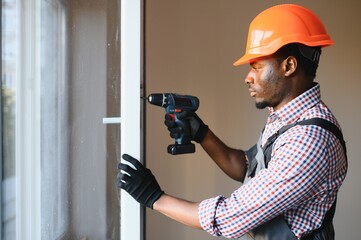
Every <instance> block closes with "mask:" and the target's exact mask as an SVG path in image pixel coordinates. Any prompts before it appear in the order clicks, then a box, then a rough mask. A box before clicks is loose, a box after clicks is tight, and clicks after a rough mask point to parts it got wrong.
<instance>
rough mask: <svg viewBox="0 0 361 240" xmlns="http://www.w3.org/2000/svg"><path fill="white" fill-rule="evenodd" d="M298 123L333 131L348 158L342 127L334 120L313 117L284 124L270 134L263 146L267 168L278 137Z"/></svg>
mask: <svg viewBox="0 0 361 240" xmlns="http://www.w3.org/2000/svg"><path fill="white" fill-rule="evenodd" d="M296 125H301V126H304V125H316V126H319V127H322V128H324V129H326V130H328V131H330V132H332V133H333V134H334V135H335V136H336V137H337V138H338V140H339V141H340V143H341V145H342V148H343V151H344V154H345V157H346V159H347V151H346V143H345V140H344V139H343V135H342V132H341V131H340V129H339V128H338V127H337V126H336V125H335V124H333V123H332V122H330V121H328V120H325V119H323V118H311V119H306V120H303V121H299V122H294V123H292V124H289V125H286V126H283V127H281V128H280V129H279V130H278V131H277V132H276V133H274V134H273V135H272V136H270V137H269V138H268V139H267V142H266V144H265V145H264V146H263V153H264V156H265V165H266V168H267V167H268V163H269V161H270V160H271V153H272V146H273V143H274V142H275V141H276V139H277V138H278V137H279V136H280V135H281V134H282V133H284V132H286V131H287V130H288V129H290V128H292V127H294V126H296Z"/></svg>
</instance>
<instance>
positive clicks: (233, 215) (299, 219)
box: [198, 84, 347, 238]
mask: <svg viewBox="0 0 361 240" xmlns="http://www.w3.org/2000/svg"><path fill="white" fill-rule="evenodd" d="M269 111H270V115H269V117H268V119H267V124H266V127H265V130H264V132H263V135H262V144H265V143H266V141H267V139H268V137H270V136H271V135H272V134H274V133H275V132H276V131H277V130H279V129H280V128H281V127H283V126H285V125H288V124H291V123H293V122H295V121H301V120H305V119H310V118H316V117H318V118H323V119H326V120H328V121H330V122H332V123H334V124H335V125H336V126H338V127H339V124H338V123H337V120H336V119H335V117H334V116H333V114H332V113H331V111H330V110H329V109H328V108H327V106H326V105H325V104H324V103H323V102H322V101H321V99H320V87H319V85H318V84H316V85H315V86H314V87H313V88H311V89H310V90H308V91H306V92H304V93H303V94H302V95H300V96H298V97H297V98H295V99H293V100H292V101H291V102H289V103H287V104H286V105H285V106H283V107H282V108H281V109H279V110H278V111H274V110H273V109H272V108H270V109H269ZM346 172H347V161H346V158H345V155H344V152H343V149H342V146H341V144H340V141H339V140H338V139H337V138H336V136H334V135H333V134H332V133H331V132H329V131H327V130H325V129H323V128H321V127H319V126H315V125H306V126H299V125H297V126H295V127H293V128H291V129H289V130H288V131H286V132H285V133H283V134H282V135H281V136H279V137H278V138H277V140H276V141H275V143H274V145H273V149H272V154H271V160H270V162H269V165H268V168H267V169H263V170H261V171H260V172H258V173H257V175H256V176H255V177H254V178H252V179H251V180H250V181H249V182H248V183H247V184H244V185H242V186H241V187H240V188H238V189H237V190H235V191H234V192H233V193H232V194H231V196H230V197H229V198H225V197H224V196H221V195H220V196H217V197H215V198H210V199H207V200H204V201H202V202H201V204H200V206H199V209H198V216H199V221H200V224H201V226H202V228H203V229H204V230H205V231H207V232H208V233H210V234H212V235H214V236H224V237H228V238H238V237H241V236H242V235H243V234H245V233H247V232H248V231H249V230H251V229H253V228H255V227H257V226H258V225H260V224H262V223H264V222H266V221H267V220H270V219H272V218H274V217H276V216H279V215H282V216H283V217H284V219H285V221H286V222H287V223H288V225H289V226H290V228H291V230H292V232H293V233H294V234H295V235H296V237H297V238H301V237H302V236H303V235H305V234H307V233H308V232H310V231H312V230H314V229H317V228H319V227H320V226H321V224H322V221H323V218H324V217H325V214H326V212H327V211H328V209H329V208H330V207H331V205H332V203H333V202H334V200H335V199H336V195H337V192H338V189H339V188H340V186H341V184H342V182H343V180H344V178H345V176H346Z"/></svg>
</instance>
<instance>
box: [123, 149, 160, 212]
mask: <svg viewBox="0 0 361 240" xmlns="http://www.w3.org/2000/svg"><path fill="white" fill-rule="evenodd" d="M122 158H123V159H124V160H125V161H127V162H129V163H131V164H132V165H133V166H134V167H135V168H136V169H134V168H132V167H131V166H129V165H127V164H123V163H119V164H118V169H120V170H123V171H124V172H125V173H124V172H121V171H119V173H118V175H117V184H118V187H119V188H122V189H124V190H125V191H127V192H128V193H129V194H130V195H131V196H132V197H133V198H134V199H135V200H136V201H137V202H139V203H140V204H143V205H145V206H147V207H149V208H151V209H153V204H154V202H155V201H157V200H158V199H159V198H160V196H162V194H163V193H164V191H162V190H161V188H160V186H159V184H158V182H157V180H156V179H155V177H154V175H153V174H152V172H151V171H150V170H149V169H148V168H145V167H144V166H143V165H142V164H141V163H140V162H139V161H138V160H136V159H135V158H133V157H131V156H129V155H128V154H123V156H122ZM127 173H128V174H129V175H128V174H127Z"/></svg>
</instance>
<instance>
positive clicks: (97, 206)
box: [41, 0, 120, 239]
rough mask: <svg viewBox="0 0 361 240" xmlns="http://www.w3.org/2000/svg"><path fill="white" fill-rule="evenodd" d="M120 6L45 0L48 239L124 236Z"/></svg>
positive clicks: (44, 205)
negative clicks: (116, 119) (110, 120)
mask: <svg viewBox="0 0 361 240" xmlns="http://www.w3.org/2000/svg"><path fill="white" fill-rule="evenodd" d="M118 5H119V1H118V0H107V1H99V0H68V1H65V0H64V1H63V0H41V67H42V68H41V128H42V129H41V155H42V158H41V162H42V170H41V176H42V178H41V179H42V181H41V189H42V193H41V201H42V205H41V206H42V211H41V212H42V216H41V219H42V224H41V225H42V231H41V232H42V239H83V238H84V239H119V211H120V210H119V198H118V195H119V194H118V189H117V187H116V184H115V176H116V172H115V171H116V163H117V159H119V153H120V151H119V148H120V139H119V138H120V136H119V131H120V130H119V127H120V126H119V125H111V126H106V125H103V124H102V118H103V117H106V116H119V114H120V113H119V110H120V107H119V105H120V104H119V101H120V96H119V94H120V93H119V90H120V86H119V82H120V79H119V75H120V73H119V68H120V52H119V49H120V47H119V44H120V43H119V39H120V38H119V32H120V31H119V6H118Z"/></svg>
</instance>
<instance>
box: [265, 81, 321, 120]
mask: <svg viewBox="0 0 361 240" xmlns="http://www.w3.org/2000/svg"><path fill="white" fill-rule="evenodd" d="M320 99H321V92H320V85H319V84H318V83H316V85H315V86H313V87H312V88H310V89H309V90H307V91H306V92H304V93H302V94H301V95H299V96H297V97H296V98H294V99H293V100H292V101H290V102H288V103H287V104H286V105H284V106H282V107H281V108H280V109H279V110H277V111H275V110H274V109H273V108H272V107H270V108H268V109H269V117H268V122H273V121H275V120H276V119H280V120H281V121H283V122H285V124H290V123H292V122H295V121H296V120H297V119H299V118H300V116H301V115H302V114H303V113H304V112H305V111H306V110H307V109H309V108H311V107H313V106H315V105H316V104H318V103H319V102H320Z"/></svg>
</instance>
